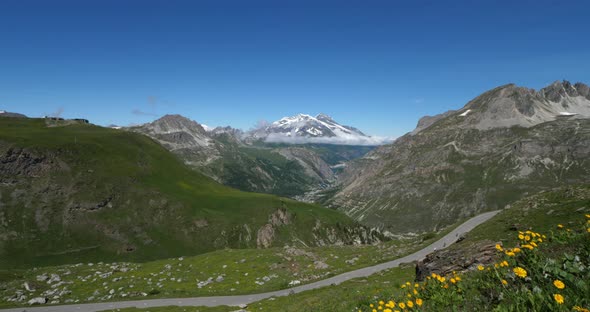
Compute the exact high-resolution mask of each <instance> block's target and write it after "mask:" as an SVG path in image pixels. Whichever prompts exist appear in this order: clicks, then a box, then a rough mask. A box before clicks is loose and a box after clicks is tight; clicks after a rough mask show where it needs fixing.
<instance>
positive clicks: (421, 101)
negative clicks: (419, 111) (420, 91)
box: [414, 98, 424, 104]
mask: <svg viewBox="0 0 590 312" xmlns="http://www.w3.org/2000/svg"><path fill="white" fill-rule="evenodd" d="M414 103H416V104H421V103H424V99H423V98H416V99H414Z"/></svg>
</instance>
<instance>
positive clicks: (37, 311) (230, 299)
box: [0, 210, 499, 312]
mask: <svg viewBox="0 0 590 312" xmlns="http://www.w3.org/2000/svg"><path fill="white" fill-rule="evenodd" d="M498 212H499V210H497V211H491V212H486V213H483V214H480V215H477V216H475V217H473V218H471V219H469V220H467V221H465V222H464V223H463V224H461V225H459V226H458V227H457V228H455V229H454V230H453V231H451V232H450V233H448V234H447V235H445V236H443V237H442V238H441V239H439V240H438V241H436V242H434V243H432V244H431V245H429V246H427V247H425V248H423V249H421V250H419V251H417V252H415V253H413V254H410V255H407V256H405V257H402V258H398V259H395V260H392V261H389V262H385V263H381V264H378V265H374V266H370V267H366V268H362V269H358V270H354V271H350V272H346V273H342V274H340V275H337V276H333V277H330V278H327V279H324V280H320V281H317V282H313V283H310V284H305V285H301V286H297V287H293V288H289V289H283V290H277V291H272V292H267V293H261V294H251V295H240V296H216V297H194V298H171V299H150V300H134V301H118V302H103V303H86V304H73V305H58V306H38V307H20V308H11V309H3V310H0V311H2V312H23V311H26V312H81V311H84V312H93V311H104V310H111V309H121V308H129V307H137V308H149V307H161V306H172V305H175V306H210V307H211V306H220V305H227V306H238V305H240V304H250V303H252V302H256V301H260V300H263V299H267V298H270V297H281V296H287V295H290V294H295V293H299V292H302V291H306V290H310V289H316V288H320V287H325V286H330V285H337V284H340V283H342V282H344V281H347V280H350V279H353V278H358V277H367V276H369V275H371V274H373V273H376V272H379V271H383V270H386V269H390V268H395V267H398V266H399V265H400V264H402V263H410V262H413V261H417V260H422V259H424V257H426V255H427V254H429V253H431V252H433V251H434V250H437V249H443V248H446V247H448V246H449V245H451V244H452V243H454V242H456V241H457V240H458V239H459V237H461V235H462V234H464V233H467V232H469V231H471V230H472V229H473V228H475V227H476V226H478V225H479V224H481V223H484V222H485V221H487V220H489V219H490V218H492V217H493V216H495V215H496V214H497V213H498Z"/></svg>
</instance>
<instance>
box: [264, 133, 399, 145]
mask: <svg viewBox="0 0 590 312" xmlns="http://www.w3.org/2000/svg"><path fill="white" fill-rule="evenodd" d="M393 140H394V138H389V137H377V136H371V137H369V136H365V137H362V136H355V137H346V138H343V137H303V136H287V135H284V134H278V133H271V134H269V135H268V136H267V137H266V139H265V141H266V142H269V143H287V144H306V143H318V144H336V145H367V146H373V145H383V144H388V143H391V142H393Z"/></svg>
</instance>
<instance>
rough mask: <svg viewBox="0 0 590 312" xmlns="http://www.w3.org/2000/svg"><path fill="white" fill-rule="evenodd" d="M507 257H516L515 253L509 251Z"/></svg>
mask: <svg viewBox="0 0 590 312" xmlns="http://www.w3.org/2000/svg"><path fill="white" fill-rule="evenodd" d="M506 255H507V256H508V257H514V252H512V251H507V252H506Z"/></svg>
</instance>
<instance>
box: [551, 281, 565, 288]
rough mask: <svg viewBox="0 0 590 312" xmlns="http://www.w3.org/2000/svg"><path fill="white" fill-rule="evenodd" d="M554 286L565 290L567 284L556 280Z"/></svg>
mask: <svg viewBox="0 0 590 312" xmlns="http://www.w3.org/2000/svg"><path fill="white" fill-rule="evenodd" d="M553 286H555V287H556V288H557V289H564V288H565V284H564V283H563V282H562V281H560V280H554V281H553Z"/></svg>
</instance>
